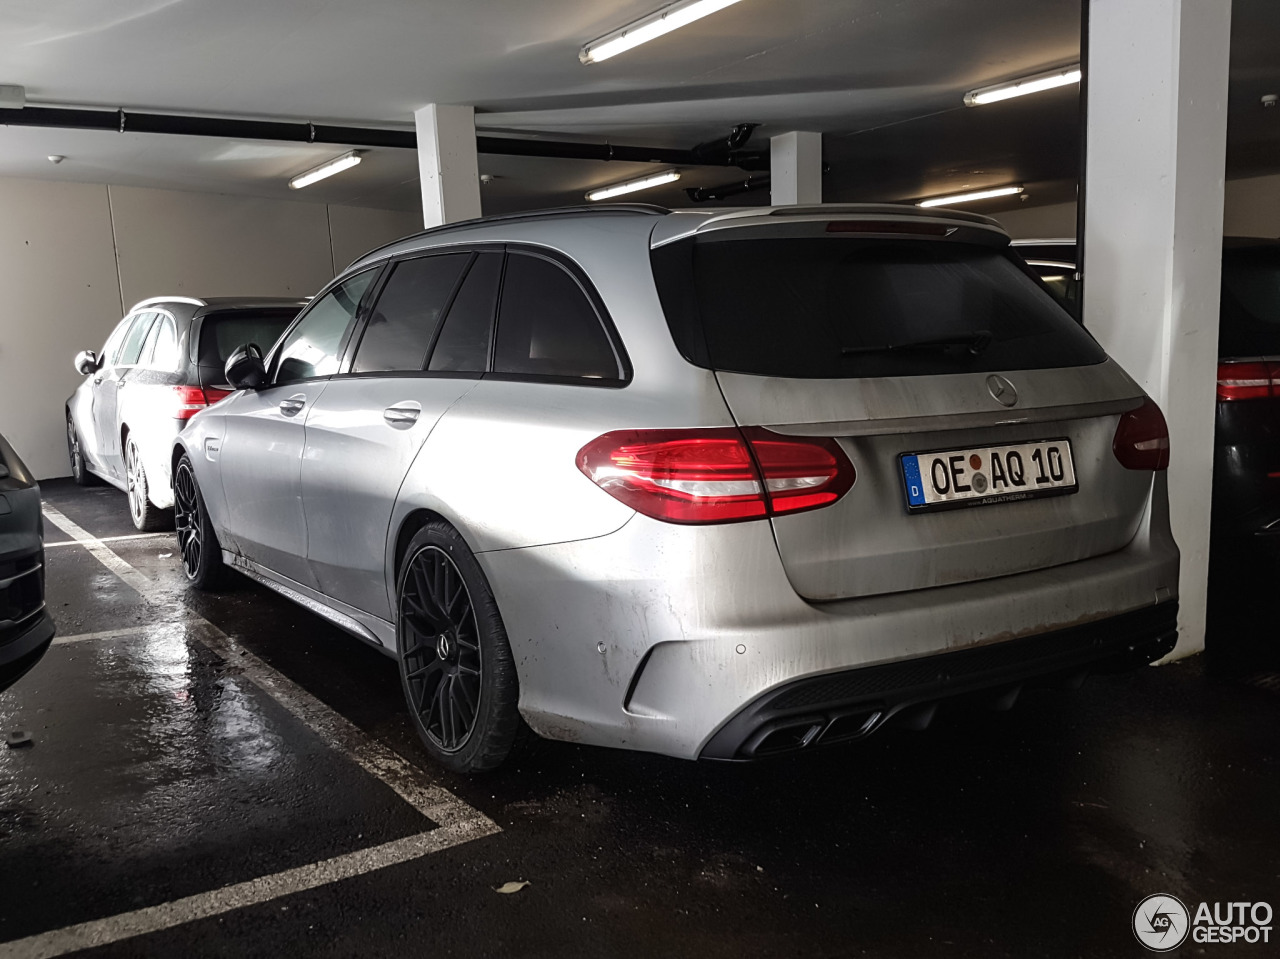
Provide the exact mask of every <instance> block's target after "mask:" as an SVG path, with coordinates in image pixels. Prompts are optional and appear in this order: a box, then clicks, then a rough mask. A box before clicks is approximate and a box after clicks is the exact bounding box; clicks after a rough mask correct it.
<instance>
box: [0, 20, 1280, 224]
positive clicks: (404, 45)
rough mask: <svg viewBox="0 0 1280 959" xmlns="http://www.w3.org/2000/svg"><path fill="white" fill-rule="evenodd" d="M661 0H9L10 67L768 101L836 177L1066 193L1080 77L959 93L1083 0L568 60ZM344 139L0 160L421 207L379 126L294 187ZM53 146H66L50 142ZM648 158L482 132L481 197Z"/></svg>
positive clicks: (706, 133) (490, 105)
mask: <svg viewBox="0 0 1280 959" xmlns="http://www.w3.org/2000/svg"><path fill="white" fill-rule="evenodd" d="M661 2H662V0H364V2H360V3H355V2H351V0H271V2H270V3H263V2H262V0H6V2H5V3H4V7H3V12H2V13H0V82H3V83H17V84H22V85H23V86H25V87H26V89H27V97H28V102H30V103H32V104H38V103H40V104H57V105H73V104H74V105H80V106H98V107H108V108H113V109H114V108H121V107H123V108H126V109H131V110H139V111H148V110H150V111H159V112H172V113H189V114H208V115H221V116H234V117H259V118H261V117H266V118H281V119H289V120H301V121H307V120H310V121H314V122H333V123H341V124H348V125H355V126H376V127H383V128H397V127H399V128H404V129H412V123H411V121H412V113H413V110H414V109H415V108H417V107H418V106H421V105H422V104H424V103H428V102H439V103H463V104H471V105H474V106H475V107H476V110H477V117H476V123H477V127H478V129H479V130H480V131H481V132H482V133H495V134H502V133H512V134H519V135H524V136H540V137H546V138H552V139H562V140H563V139H583V140H588V141H593V142H595V141H603V140H606V139H607V140H610V141H612V142H615V143H634V144H641V145H646V146H670V147H686V148H687V147H691V146H693V145H694V144H696V143H698V142H701V141H704V140H708V139H711V138H714V137H719V136H724V135H726V134H727V133H728V131H729V129H730V128H731V127H732V126H733V125H734V124H735V123H740V122H755V123H760V124H762V126H761V127H760V128H759V130H758V131H757V132H756V135H755V136H756V141H755V142H758V143H760V144H761V145H765V144H766V143H767V138H768V137H769V136H771V135H773V134H776V133H781V132H785V131H787V130H792V129H808V130H820V131H822V132H823V133H824V134H825V135H826V136H825V137H824V154H825V157H826V160H827V161H828V163H829V164H830V166H831V172H830V173H829V174H828V176H827V179H826V181H825V185H824V189H825V195H826V197H827V198H828V199H832V200H862V199H912V198H916V197H920V196H927V195H930V194H936V193H942V192H949V191H951V190H956V189H963V188H967V187H980V186H984V185H999V184H1004V183H1009V182H1014V181H1016V182H1022V183H1025V184H1026V185H1027V187H1028V192H1029V193H1030V194H1031V195H1032V199H1033V200H1034V201H1035V202H1045V201H1049V200H1058V199H1067V198H1070V196H1071V195H1072V194H1073V191H1074V178H1075V175H1076V168H1077V165H1078V156H1077V154H1078V147H1077V135H1078V125H1079V124H1078V112H1077V104H1076V95H1075V91H1074V89H1067V90H1063V91H1056V92H1052V93H1047V94H1042V95H1039V96H1037V97H1032V98H1025V99H1022V100H1017V101H1010V102H1008V103H1005V104H1001V105H998V106H991V107H986V108H979V109H966V108H965V107H963V106H962V105H961V98H962V96H963V94H964V93H965V92H966V91H967V90H970V89H973V88H974V87H978V86H982V85H985V84H988V83H992V82H996V81H999V80H1003V79H1007V78H1011V77H1017V76H1020V75H1025V74H1027V73H1031V72H1034V71H1037V70H1041V69H1046V68H1050V67H1056V66H1059V65H1062V64H1066V63H1070V62H1073V61H1075V60H1076V59H1078V56H1079V53H1078V50H1079V12H1080V2H1079V0H1036V2H1034V3H1028V2H1026V0H743V2H741V3H739V4H736V5H735V6H733V7H731V8H729V9H727V10H725V11H722V12H721V13H718V14H715V15H713V16H711V17H708V18H706V19H704V20H702V21H700V22H699V23H697V24H694V25H692V26H690V27H688V28H686V29H684V30H681V31H677V32H676V33H674V34H671V35H669V36H667V37H665V38H662V39H660V40H658V41H655V42H653V43H650V44H646V45H645V46H643V47H641V48H638V49H637V50H634V51H631V52H630V53H628V54H625V55H623V56H620V57H617V58H615V59H613V60H609V61H606V62H605V63H602V64H596V65H592V66H583V65H581V64H580V63H579V62H578V59H577V53H578V49H579V47H580V46H581V45H582V44H583V43H584V42H586V41H588V40H591V39H594V38H595V37H597V36H599V35H601V34H604V33H607V32H608V31H609V30H611V29H614V28H616V27H618V26H621V25H623V24H625V23H627V22H628V21H630V20H633V19H635V18H637V17H639V16H642V15H644V14H646V13H648V12H650V11H652V10H653V9H655V8H656V7H658V6H660V5H661ZM1234 6H1235V12H1234V20H1233V56H1232V73H1231V82H1232V87H1231V118H1230V123H1231V130H1230V138H1229V139H1230V146H1229V151H1228V164H1229V173H1230V174H1231V175H1250V174H1260V173H1270V172H1280V108H1277V109H1272V110H1266V111H1264V110H1263V109H1262V108H1261V106H1260V104H1259V98H1260V97H1261V95H1262V94H1264V93H1269V92H1280V57H1277V56H1276V51H1277V50H1280V3H1276V2H1275V0H1235V5H1234ZM341 152H342V147H340V146H334V145H319V144H295V143H269V142H263V141H236V140H226V139H209V138H198V137H181V136H162V135H156V134H142V133H124V134H120V133H109V132H96V131H80V130H47V129H36V128H22V127H4V128H0V175H3V176H32V177H41V178H57V179H69V180H80V181H88V182H108V183H120V184H132V185H144V186H156V187H171V188H178V189H190V190H201V191H215V192H229V193H241V194H249V195H258V196H274V197H282V198H283V197H287V198H291V199H300V200H314V201H322V202H333V203H350V204H356V205H365V206H376V207H385V208H389V209H405V210H412V209H415V208H416V206H417V202H418V201H417V167H416V158H415V156H414V153H413V151H411V150H395V149H376V150H371V151H369V152H368V153H367V154H366V157H365V162H364V163H363V164H361V166H360V167H358V168H356V169H354V170H352V171H349V172H347V173H344V174H342V175H340V176H337V177H333V178H332V179H329V180H326V181H324V182H323V183H321V184H317V185H315V186H313V187H310V188H308V189H307V190H306V191H304V192H303V193H295V192H293V191H290V190H288V189H287V186H286V181H287V179H288V178H289V177H290V176H293V175H295V174H297V173H299V172H302V171H303V170H306V169H308V168H309V167H312V166H314V165H316V164H317V163H319V162H321V161H322V160H324V159H327V158H329V157H331V156H335V155H337V154H339V153H341ZM49 154H59V155H63V156H65V157H66V158H67V159H66V160H65V161H64V162H63V163H61V164H60V165H57V166H54V165H52V164H50V163H49V162H48V160H46V159H45V158H46V156H48V155H49ZM649 169H652V168H651V167H646V166H643V165H638V164H622V163H616V162H615V163H603V162H597V161H582V160H549V159H526V158H517V157H496V156H481V170H482V172H485V173H490V174H493V175H494V176H495V177H497V179H495V180H494V181H493V182H491V183H489V184H487V185H486V186H485V188H484V197H485V209H486V211H487V212H503V211H507V210H514V209H523V208H530V207H537V206H546V205H554V204H560V203H573V202H581V199H582V194H583V192H584V191H585V190H587V189H589V188H591V187H594V186H599V185H602V184H607V183H612V182H617V181H620V180H624V179H628V178H630V177H632V176H635V175H638V174H639V173H642V172H645V171H646V170H649ZM743 176H744V174H742V173H740V172H739V171H737V170H735V169H727V170H726V169H716V168H686V171H685V177H684V179H683V180H681V182H680V183H679V184H678V186H673V187H668V188H664V189H658V190H653V191H647V192H646V193H644V194H638V195H637V199H644V200H648V201H652V202H658V203H667V204H670V205H677V206H680V205H686V204H687V200H686V199H685V197H684V194H683V192H682V188H683V187H686V186H697V185H714V184H720V183H726V182H731V181H733V180H737V179H741V178H742V177H743ZM766 197H767V194H757V195H755V198H756V199H757V200H759V201H761V202H762V201H764V200H765V198H766ZM733 202H735V203H741V202H743V198H738V199H735V200H734V201H733ZM748 202H750V199H748ZM1000 202H1001V201H995V205H992V206H991V207H990V209H991V210H995V209H997V208H998V204H1000ZM1003 202H1004V204H1005V205H1006V206H1007V204H1008V201H1003ZM975 209H976V207H975Z"/></svg>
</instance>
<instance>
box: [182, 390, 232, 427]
mask: <svg viewBox="0 0 1280 959" xmlns="http://www.w3.org/2000/svg"><path fill="white" fill-rule="evenodd" d="M169 389H170V391H171V392H172V394H173V403H174V410H173V417H174V419H178V420H189V419H191V417H193V416H195V415H196V414H197V413H199V412H200V411H201V410H202V409H204V408H205V407H207V406H212V405H213V404H214V403H216V402H218V400H220V399H222V398H223V397H224V396H230V395H231V391H230V390H216V389H213V388H212V387H210V388H209V389H207V390H202V389H200V387H198V386H171V387H169Z"/></svg>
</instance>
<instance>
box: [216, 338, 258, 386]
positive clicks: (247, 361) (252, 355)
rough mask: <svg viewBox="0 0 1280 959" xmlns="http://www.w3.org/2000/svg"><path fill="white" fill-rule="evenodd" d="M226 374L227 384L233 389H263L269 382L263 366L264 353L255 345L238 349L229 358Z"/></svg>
mask: <svg viewBox="0 0 1280 959" xmlns="http://www.w3.org/2000/svg"><path fill="white" fill-rule="evenodd" d="M225 373H226V375H227V382H228V383H230V384H231V386H232V388H233V389H237V390H256V389H259V388H261V387H262V386H264V385H265V384H266V382H267V370H266V367H264V366H263V365H262V351H261V350H260V349H258V347H257V345H256V344H254V343H246V344H245V345H244V346H241V347H238V348H237V349H236V350H234V351H233V352H232V354H231V355H230V356H228V357H227V366H226V369H225Z"/></svg>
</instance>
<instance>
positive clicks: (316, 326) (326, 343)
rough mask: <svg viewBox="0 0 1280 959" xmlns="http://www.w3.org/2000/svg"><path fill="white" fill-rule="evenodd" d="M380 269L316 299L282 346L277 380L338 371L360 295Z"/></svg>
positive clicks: (326, 374) (359, 274)
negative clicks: (340, 356) (340, 355)
mask: <svg viewBox="0 0 1280 959" xmlns="http://www.w3.org/2000/svg"><path fill="white" fill-rule="evenodd" d="M377 272H378V271H377V270H376V269H373V270H365V271H364V272H363V273H357V274H356V275H355V276H353V277H352V278H351V279H349V280H347V281H346V282H345V283H343V284H342V285H341V286H337V287H334V288H333V289H332V290H330V291H329V292H328V293H326V294H325V295H324V296H323V297H322V298H321V299H320V300H318V301H316V303H314V304H313V305H312V307H311V309H310V310H308V311H307V314H306V315H305V316H304V317H303V318H302V319H301V320H300V321H299V322H298V325H297V326H295V327H294V328H293V330H292V331H291V332H290V333H289V335H288V336H287V337H285V339H284V342H283V343H282V344H281V346H280V353H279V355H278V356H277V357H276V359H275V364H276V373H275V382H276V383H292V382H294V381H295V380H306V379H311V378H312V377H316V376H332V375H333V374H334V373H336V372H338V353H339V352H340V351H341V350H342V343H343V341H344V340H345V339H346V337H347V333H348V332H349V331H350V330H351V327H352V326H354V325H355V321H356V311H357V310H358V309H359V308H360V299H361V297H363V296H364V292H365V290H367V289H368V288H369V284H370V283H371V282H372V281H373V278H374V276H376V275H377Z"/></svg>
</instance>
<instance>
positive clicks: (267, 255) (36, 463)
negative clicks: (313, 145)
mask: <svg viewBox="0 0 1280 959" xmlns="http://www.w3.org/2000/svg"><path fill="white" fill-rule="evenodd" d="M418 228H419V225H418V218H417V215H416V213H397V212H391V211H385V210H368V209H363V208H357V207H340V206H331V207H326V206H324V205H323V204H317V203H300V202H289V201H278V200H261V199H254V198H249V197H239V196H223V195H218V194H204V193H184V192H178V191H172V190H148V189H140V188H137V187H118V186H112V187H108V186H105V185H102V184H85V183H62V182H53V181H46V180H24V179H14V178H0V290H3V296H2V297H0V433H3V434H4V435H5V437H6V438H7V439H8V440H9V442H10V443H12V444H13V446H14V448H15V449H16V450H17V451H18V454H19V455H20V456H21V457H22V458H23V460H25V461H26V463H27V465H28V466H30V467H31V469H32V471H33V472H34V473H35V474H36V476H37V477H39V478H41V479H48V478H51V477H57V476H66V475H68V473H69V470H68V465H67V453H66V441H65V437H64V412H63V411H64V405H65V401H66V399H67V397H68V396H69V395H70V394H71V392H72V391H73V390H74V389H75V388H76V386H77V385H78V384H79V382H80V379H81V378H80V376H79V374H78V373H76V372H75V370H74V369H72V366H71V360H72V358H73V357H74V356H75V354H76V353H77V352H78V351H80V350H84V349H93V350H96V349H100V348H101V346H102V342H103V340H105V339H106V336H107V334H108V333H109V332H110V331H111V329H112V327H114V326H115V324H116V323H117V322H118V321H119V319H120V317H121V316H122V315H123V311H124V310H125V309H127V308H128V307H129V306H131V305H132V304H133V303H135V302H137V301H138V300H141V299H144V298H145V297H148V296H156V295H159V294H163V293H181V294H185V295H188V296H231V295H250V296H307V295H310V294H312V293H315V292H316V291H317V290H318V289H319V288H320V287H321V286H322V285H323V284H324V283H325V282H326V281H327V280H329V279H330V278H331V277H332V276H333V275H334V272H335V264H336V268H337V269H339V270H340V269H342V268H343V267H345V266H346V265H347V263H349V262H350V261H351V260H353V259H355V257H356V256H358V255H359V254H360V253H362V252H364V251H365V250H367V249H369V248H372V247H374V246H378V245H381V244H383V243H386V242H389V241H391V240H393V239H396V238H397V237H399V236H403V235H405V234H407V233H411V232H414V231H415V230H417V229H418Z"/></svg>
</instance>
